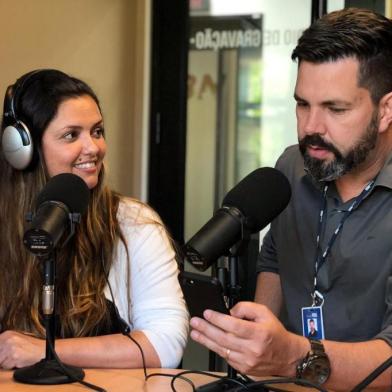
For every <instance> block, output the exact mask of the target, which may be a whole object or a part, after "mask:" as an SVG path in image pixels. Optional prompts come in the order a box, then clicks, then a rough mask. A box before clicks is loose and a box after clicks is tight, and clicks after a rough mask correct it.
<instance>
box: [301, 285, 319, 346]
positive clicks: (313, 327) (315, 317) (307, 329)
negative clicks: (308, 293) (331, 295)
mask: <svg viewBox="0 0 392 392" xmlns="http://www.w3.org/2000/svg"><path fill="white" fill-rule="evenodd" d="M316 297H317V298H316ZM323 303H324V298H323V296H322V294H321V293H320V292H318V291H315V293H314V296H313V304H312V306H307V307H303V308H301V314H302V335H303V336H305V337H306V338H312V339H324V320H323Z"/></svg>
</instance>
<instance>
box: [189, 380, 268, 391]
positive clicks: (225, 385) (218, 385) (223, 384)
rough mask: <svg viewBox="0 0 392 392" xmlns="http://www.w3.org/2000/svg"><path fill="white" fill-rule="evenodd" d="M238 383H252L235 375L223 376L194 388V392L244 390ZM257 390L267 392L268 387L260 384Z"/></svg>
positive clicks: (248, 384) (249, 384)
mask: <svg viewBox="0 0 392 392" xmlns="http://www.w3.org/2000/svg"><path fill="white" fill-rule="evenodd" d="M240 383H241V384H242V385H244V386H245V385H247V386H248V387H250V386H251V384H252V383H249V382H247V381H246V380H244V379H243V378H241V377H235V378H234V379H233V378H223V379H221V380H218V381H213V382H210V383H208V384H205V385H202V386H200V387H198V388H196V392H236V391H243V390H245V389H244V386H241V384H240ZM250 390H251V389H250ZM257 392H268V389H266V388H264V387H261V386H260V387H258V389H257Z"/></svg>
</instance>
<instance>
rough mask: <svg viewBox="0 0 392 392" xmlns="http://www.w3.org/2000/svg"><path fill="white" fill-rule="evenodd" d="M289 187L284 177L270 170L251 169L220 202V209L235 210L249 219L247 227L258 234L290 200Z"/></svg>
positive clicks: (263, 168) (268, 168)
mask: <svg viewBox="0 0 392 392" xmlns="http://www.w3.org/2000/svg"><path fill="white" fill-rule="evenodd" d="M290 197H291V187H290V184H289V181H288V180H287V178H286V176H285V175H284V174H283V173H281V172H280V171H279V170H277V169H274V168H271V167H262V168H259V169H256V170H254V171H253V172H251V173H250V174H248V175H247V176H246V177H245V178H244V179H242V180H241V181H240V182H239V183H238V184H237V185H236V186H235V187H234V188H233V189H232V190H231V191H229V192H228V193H227V195H226V196H225V198H224V199H223V203H222V205H223V206H226V207H236V208H238V209H239V210H240V211H241V212H242V214H243V215H244V216H245V217H249V218H251V219H250V222H248V225H249V226H250V227H249V228H250V229H251V230H252V231H253V232H256V231H260V230H261V229H263V228H264V227H265V226H267V225H268V224H269V223H270V222H271V221H272V220H273V219H274V218H275V217H276V216H278V215H279V214H280V212H282V211H283V210H284V209H285V207H286V206H287V204H288V203H289V201H290Z"/></svg>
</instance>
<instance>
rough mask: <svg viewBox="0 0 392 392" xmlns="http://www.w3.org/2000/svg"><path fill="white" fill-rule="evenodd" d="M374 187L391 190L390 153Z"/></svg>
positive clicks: (391, 163) (391, 164)
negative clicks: (383, 187)
mask: <svg viewBox="0 0 392 392" xmlns="http://www.w3.org/2000/svg"><path fill="white" fill-rule="evenodd" d="M375 186H385V187H387V188H390V189H392V152H391V153H390V154H389V156H388V158H387V160H386V162H385V164H384V166H383V168H382V169H381V170H380V172H379V174H378V176H377V178H376V183H375Z"/></svg>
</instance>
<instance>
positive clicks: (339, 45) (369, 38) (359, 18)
mask: <svg viewBox="0 0 392 392" xmlns="http://www.w3.org/2000/svg"><path fill="white" fill-rule="evenodd" d="M349 57H352V58H356V59H357V60H358V61H359V74H358V85H359V86H360V87H364V88H366V89H368V90H369V92H370V95H371V97H372V100H373V103H374V104H377V103H378V102H379V101H380V99H381V98H382V97H383V96H384V95H385V94H387V93H388V92H390V91H392V21H391V20H389V19H388V18H386V17H385V16H383V15H380V14H378V13H375V12H373V11H370V10H367V9H360V8H346V9H343V10H340V11H335V12H331V13H329V14H327V15H324V16H323V17H322V18H320V19H318V20H317V21H315V22H314V23H313V24H312V25H311V26H310V27H309V28H307V29H306V30H305V31H304V32H303V34H302V36H301V37H300V38H299V40H298V45H297V47H296V48H295V49H294V51H293V53H292V56H291V58H292V59H293V60H298V62H299V63H300V62H301V61H302V60H304V61H308V62H311V63H316V64H317V63H324V62H330V61H336V60H340V59H344V58H349Z"/></svg>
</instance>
